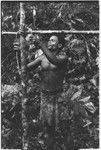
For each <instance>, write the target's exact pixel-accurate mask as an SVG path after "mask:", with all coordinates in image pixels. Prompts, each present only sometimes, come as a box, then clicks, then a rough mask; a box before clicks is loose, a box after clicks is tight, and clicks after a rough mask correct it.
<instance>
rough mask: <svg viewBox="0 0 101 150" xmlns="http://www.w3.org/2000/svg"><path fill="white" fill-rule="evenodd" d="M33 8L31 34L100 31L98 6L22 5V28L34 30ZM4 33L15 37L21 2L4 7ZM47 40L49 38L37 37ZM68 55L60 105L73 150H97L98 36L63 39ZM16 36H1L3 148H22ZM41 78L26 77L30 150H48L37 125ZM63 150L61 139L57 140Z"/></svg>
mask: <svg viewBox="0 0 101 150" xmlns="http://www.w3.org/2000/svg"><path fill="white" fill-rule="evenodd" d="M33 6H36V10H37V14H36V23H35V28H36V29H37V30H38V29H42V30H48V29H51V30H52V29H53V30H55V29H57V30H61V29H66V30H98V29H99V5H98V2H59V3H58V2H26V6H25V10H26V16H27V17H26V26H27V27H28V28H29V29H33V19H32V18H33V16H32V15H31V14H32V10H33ZM1 12H2V14H1V17H2V31H18V29H19V2H2V11H1ZM40 36H41V37H42V39H44V40H46V41H47V39H48V38H49V36H50V34H40ZM63 36H64V38H65V46H64V48H63V51H65V52H66V53H67V55H68V60H69V61H68V64H67V72H66V76H65V79H64V85H63V90H64V91H63V95H62V99H63V101H64V104H65V106H66V108H67V112H66V113H67V114H68V118H67V121H68V122H69V125H70V130H71V133H72V136H73V140H74V147H75V148H74V149H75V150H76V149H78V148H89V147H90V148H92V147H93V148H98V147H99V66H98V65H99V35H98V34H72V33H71V34H65V33H64V34H63ZM14 39H15V35H2V41H1V43H2V45H1V46H2V52H1V69H2V70H1V71H2V88H1V90H2V102H1V107H2V111H1V113H2V115H1V121H2V133H1V134H2V148H9V149H11V148H12V149H16V148H17V149H18V148H21V144H22V143H21V97H22V91H21V87H20V77H19V75H18V69H17V63H16V56H15V52H14V51H13V42H14ZM39 82H40V78H39V76H38V73H37V71H36V72H34V73H33V72H32V73H30V76H28V87H27V90H28V98H29V101H28V103H27V105H28V107H27V108H28V109H27V117H28V125H29V129H28V133H29V134H28V137H29V150H32V149H33V147H34V149H36V150H40V149H46V144H45V136H44V135H43V132H42V129H41V126H40V122H39V111H40V88H39ZM58 139H59V142H58V143H60V146H58V144H57V145H56V148H57V149H58V150H59V148H60V149H63V143H62V140H61V139H62V137H61V138H60V136H59V137H58Z"/></svg>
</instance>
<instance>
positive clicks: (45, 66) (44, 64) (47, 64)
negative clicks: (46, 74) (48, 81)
mask: <svg viewBox="0 0 101 150" xmlns="http://www.w3.org/2000/svg"><path fill="white" fill-rule="evenodd" d="M41 69H42V70H54V69H57V66H55V65H53V64H52V63H51V62H50V61H49V60H48V59H47V58H46V56H44V55H43V57H42V61H41Z"/></svg>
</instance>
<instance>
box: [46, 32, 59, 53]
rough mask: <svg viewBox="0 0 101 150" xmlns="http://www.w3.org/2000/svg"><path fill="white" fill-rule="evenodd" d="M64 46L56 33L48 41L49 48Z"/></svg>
mask: <svg viewBox="0 0 101 150" xmlns="http://www.w3.org/2000/svg"><path fill="white" fill-rule="evenodd" d="M61 47H62V44H61V43H60V42H59V38H58V36H56V35H53V36H51V37H50V39H49V41H48V49H49V50H56V49H59V48H61Z"/></svg>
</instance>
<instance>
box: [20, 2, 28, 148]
mask: <svg viewBox="0 0 101 150" xmlns="http://www.w3.org/2000/svg"><path fill="white" fill-rule="evenodd" d="M20 33H21V34H20V49H21V80H22V81H21V85H22V93H23V96H22V129H23V132H22V150H28V134H27V132H28V122H27V117H26V110H27V108H26V102H27V101H28V98H27V71H26V65H27V64H26V42H25V38H24V37H25V11H24V3H23V2H21V3H20Z"/></svg>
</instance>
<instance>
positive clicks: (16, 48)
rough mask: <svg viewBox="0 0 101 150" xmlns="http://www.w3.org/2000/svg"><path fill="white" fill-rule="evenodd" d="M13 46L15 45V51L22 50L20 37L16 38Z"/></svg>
mask: <svg viewBox="0 0 101 150" xmlns="http://www.w3.org/2000/svg"><path fill="white" fill-rule="evenodd" d="M13 46H14V50H15V51H20V41H19V39H16V40H14V43H13Z"/></svg>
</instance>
